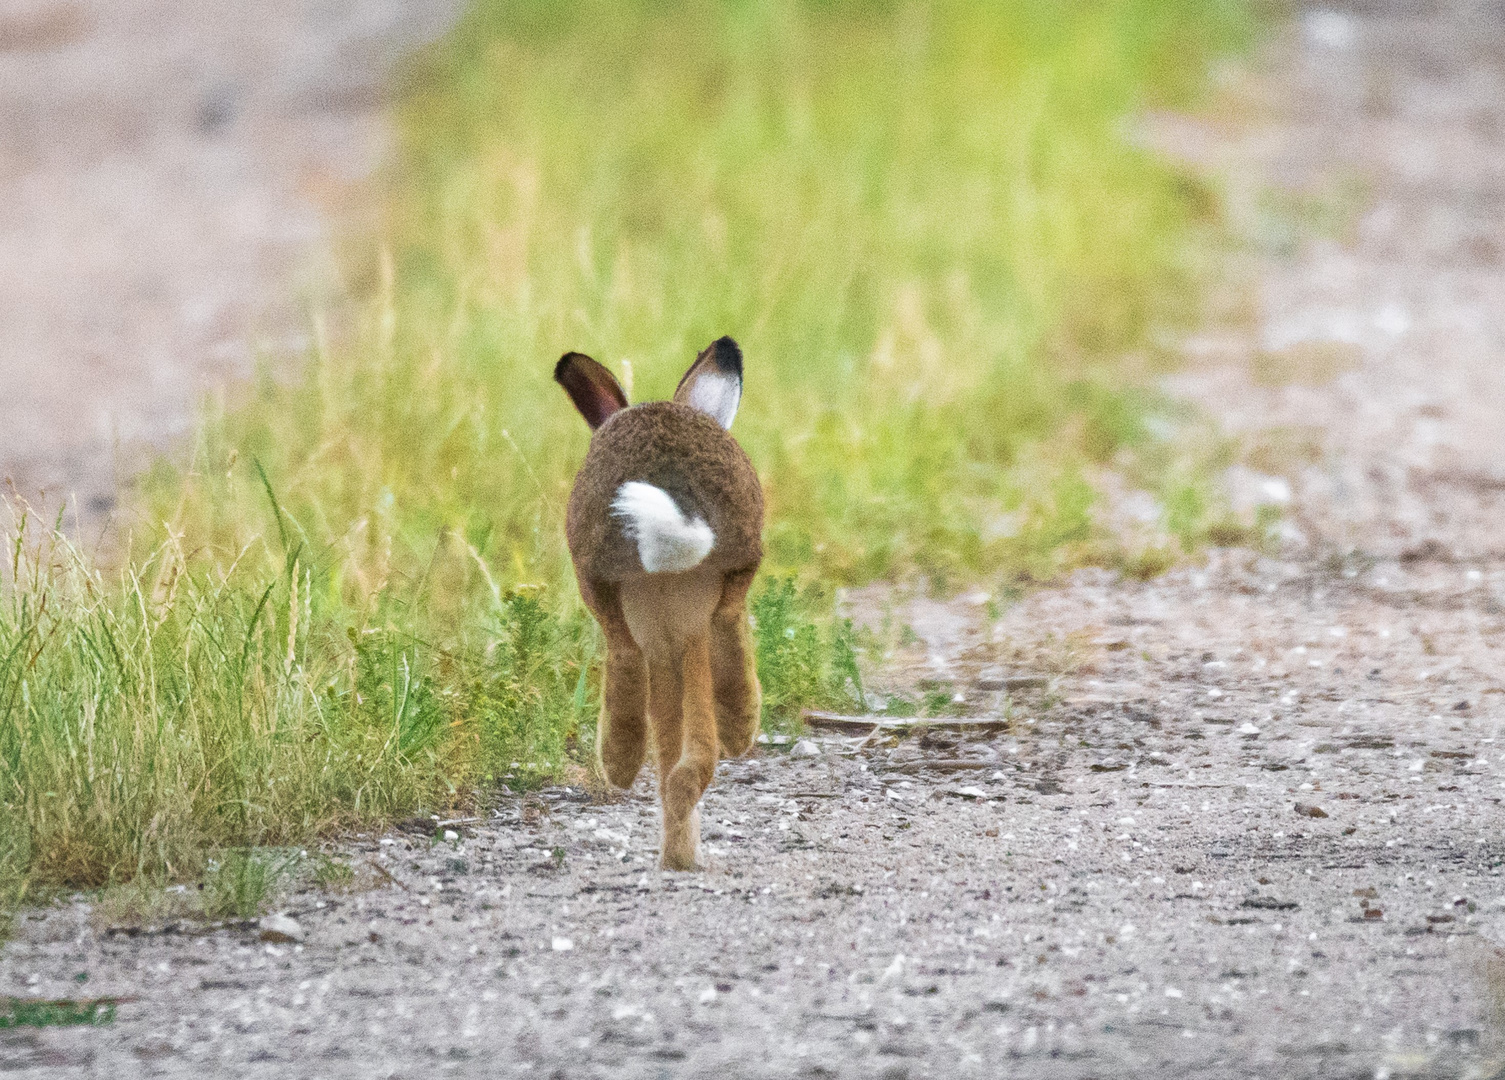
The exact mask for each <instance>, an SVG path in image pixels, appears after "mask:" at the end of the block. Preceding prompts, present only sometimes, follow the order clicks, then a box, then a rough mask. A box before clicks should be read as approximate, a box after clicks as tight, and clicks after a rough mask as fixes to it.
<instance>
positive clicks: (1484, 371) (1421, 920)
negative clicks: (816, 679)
mask: <svg viewBox="0 0 1505 1080" xmlns="http://www.w3.org/2000/svg"><path fill="white" fill-rule="evenodd" d="M1345 11H1346V14H1339V13H1336V12H1330V11H1321V10H1315V9H1314V10H1307V11H1304V12H1303V13H1302V14H1301V16H1300V18H1298V19H1297V20H1296V21H1295V22H1294V23H1293V24H1292V26H1291V27H1290V28H1289V31H1288V33H1286V34H1285V35H1283V37H1282V38H1281V39H1280V40H1279V41H1277V42H1276V43H1274V45H1273V46H1272V48H1271V50H1270V53H1269V55H1268V57H1267V58H1266V59H1265V60H1263V61H1262V65H1263V67H1264V75H1263V77H1262V78H1261V79H1257V80H1255V81H1254V82H1253V83H1252V84H1251V86H1252V89H1251V91H1250V93H1251V94H1253V95H1255V96H1258V95H1260V94H1263V95H1264V97H1263V100H1262V103H1261V104H1260V105H1259V106H1258V107H1257V108H1251V110H1250V111H1251V113H1252V115H1253V116H1254V119H1252V120H1250V119H1245V120H1244V121H1242V122H1240V123H1239V124H1236V125H1232V126H1228V125H1219V124H1215V123H1204V124H1193V123H1191V122H1188V121H1173V120H1170V119H1165V120H1163V121H1162V122H1161V123H1160V126H1159V128H1158V131H1157V134H1156V136H1155V137H1156V138H1157V139H1159V140H1160V141H1161V143H1162V144H1163V145H1166V146H1167V147H1168V148H1169V149H1171V150H1172V151H1173V152H1178V153H1183V154H1185V155H1186V156H1189V157H1192V158H1195V159H1197V160H1199V161H1201V162H1203V163H1204V164H1205V165H1206V166H1207V167H1208V168H1210V169H1212V170H1214V171H1222V172H1223V173H1224V174H1225V175H1227V176H1228V177H1230V181H1229V182H1230V183H1233V182H1239V183H1245V184H1249V185H1251V186H1260V185H1270V186H1272V188H1273V189H1274V190H1277V191H1288V192H1294V193H1296V194H1297V195H1301V194H1302V193H1308V194H1309V193H1311V192H1313V191H1316V192H1319V193H1320V192H1322V191H1326V190H1331V188H1332V186H1333V185H1337V186H1339V187H1342V185H1343V184H1345V183H1347V182H1348V181H1349V180H1353V181H1355V182H1356V183H1358V184H1359V185H1360V186H1361V189H1362V200H1361V204H1362V213H1361V214H1360V215H1359V216H1358V219H1357V222H1356V224H1354V225H1353V227H1352V228H1351V229H1347V230H1346V232H1345V234H1344V235H1339V236H1334V237H1333V238H1331V239H1327V240H1323V239H1320V238H1318V239H1312V238H1305V239H1303V238H1302V236H1301V235H1297V236H1296V237H1294V238H1290V237H1285V238H1282V237H1281V236H1280V235H1271V236H1266V237H1265V238H1264V239H1263V240H1261V241H1260V242H1259V245H1258V247H1257V248H1256V250H1255V252H1254V253H1253V254H1252V255H1251V258H1252V259H1253V260H1254V261H1253V269H1254V271H1255V273H1256V276H1257V280H1258V282H1259V293H1258V304H1257V308H1258V310H1257V312H1256V313H1255V314H1254V315H1253V316H1252V317H1251V318H1250V319H1248V320H1247V323H1248V325H1247V326H1244V327H1239V326H1234V327H1233V328H1232V329H1227V328H1224V329H1218V330H1216V331H1208V332H1207V333H1206V334H1202V335H1198V337H1197V338H1196V339H1194V340H1193V341H1192V342H1191V343H1190V346H1189V351H1190V352H1191V354H1192V363H1191V366H1190V367H1189V369H1188V370H1187V371H1186V372H1185V373H1184V374H1182V375H1180V376H1177V378H1176V380H1175V381H1174V383H1173V388H1174V389H1176V390H1177V391H1178V392H1180V393H1182V394H1184V395H1186V396H1187V397H1189V398H1191V399H1192V400H1195V401H1198V402H1199V403H1201V404H1202V405H1203V406H1204V407H1205V408H1206V409H1207V410H1208V411H1209V412H1211V413H1212V414H1213V415H1214V416H1215V417H1217V418H1218V419H1219V420H1220V421H1221V422H1222V423H1224V424H1226V425H1227V426H1228V427H1230V428H1232V429H1234V430H1236V431H1239V432H1240V433H1242V434H1243V435H1244V436H1245V437H1246V441H1247V443H1248V445H1249V447H1250V450H1249V453H1248V455H1247V459H1246V460H1245V461H1244V462H1242V463H1241V464H1240V466H1239V467H1238V468H1237V469H1235V470H1234V472H1233V473H1232V474H1231V476H1230V485H1231V487H1232V489H1233V490H1234V494H1235V496H1236V497H1237V498H1240V499H1247V500H1249V501H1260V500H1265V501H1269V502H1273V503H1278V504H1281V505H1283V506H1284V508H1285V511H1286V521H1287V522H1288V524H1289V526H1290V527H1289V528H1288V530H1287V537H1286V541H1285V546H1284V548H1283V549H1282V553H1281V555H1280V556H1279V557H1261V556H1257V555H1255V554H1253V553H1250V552H1244V551H1225V552H1217V553H1214V554H1213V555H1212V556H1211V557H1210V558H1209V560H1208V561H1207V563H1206V565H1203V566H1197V567H1190V568H1186V569H1182V570H1178V571H1176V572H1174V573H1172V574H1170V575H1168V576H1166V577H1165V578H1163V579H1160V580H1157V581H1155V582H1152V583H1148V584H1136V583H1129V582H1123V581H1118V580H1116V579H1114V578H1113V577H1112V576H1111V575H1108V574H1105V573H1102V572H1084V573H1082V574H1079V575H1077V577H1075V578H1074V579H1073V580H1072V581H1071V582H1070V583H1069V584H1067V585H1064V586H1062V587H1060V588H1054V589H1048V590H1042V591H1038V592H1035V593H1032V594H1030V595H1028V596H1026V597H1024V598H1023V599H1021V600H1018V601H1017V602H1014V603H1012V604H1011V605H1010V604H1003V603H1002V600H1001V598H994V602H993V604H992V605H990V604H989V603H988V598H986V597H984V596H981V595H978V596H970V597H961V598H959V599H954V600H949V601H944V602H943V601H938V600H933V599H929V598H926V597H924V596H919V595H906V594H896V593H894V592H893V591H892V590H886V589H874V590H868V591H864V592H862V593H859V594H854V595H852V596H850V597H848V598H847V603H848V605H849V607H850V610H851V611H852V613H853V614H855V615H857V616H858V617H859V618H861V619H863V620H864V621H866V622H868V623H869V624H871V625H874V626H877V627H880V628H882V627H884V626H885V625H886V626H887V628H888V631H889V632H892V631H893V629H894V628H895V627H900V626H905V625H907V626H909V627H911V628H912V629H913V631H914V634H913V635H912V636H909V635H906V636H905V637H904V638H903V640H906V641H909V642H910V644H908V645H906V646H904V647H902V648H899V649H897V651H896V652H895V654H894V656H893V658H892V660H891V663H890V665H889V667H888V669H887V670H886V672H885V674H884V679H883V682H884V685H885V686H886V687H889V688H893V687H919V686H921V685H922V683H923V685H924V686H927V687H930V688H932V689H936V690H943V691H944V692H946V693H948V694H952V695H960V697H961V700H960V702H958V704H957V707H958V709H959V710H962V711H970V712H972V713H974V714H977V715H984V716H1003V717H1007V719H1008V720H1009V725H1008V728H1007V730H1005V731H1002V732H994V733H991V734H988V735H986V736H984V737H979V738H963V737H961V736H959V735H956V734H950V733H946V732H940V733H936V734H932V735H929V736H926V737H919V736H910V737H907V738H890V739H881V740H871V741H866V740H863V739H862V738H860V737H851V738H848V737H843V736H838V735H825V736H817V737H816V738H815V739H813V740H812V744H813V747H814V749H815V750H816V751H818V752H815V753H809V754H808V755H807V756H798V755H796V754H792V753H788V752H785V751H783V750H781V749H776V748H773V747H769V748H767V749H766V750H765V752H764V754H763V756H762V757H760V758H757V759H754V760H747V761H739V762H733V763H728V764H726V765H724V766H723V768H722V769H721V771H720V773H719V774H718V779H717V782H716V784H715V786H714V787H713V788H712V790H711V791H710V793H709V794H708V796H707V798H706V801H705V804H704V820H705V837H706V852H707V855H708V858H709V862H710V869H709V870H708V872H706V873H704V874H698V875H683V874H664V873H660V872H658V871H657V870H655V869H654V868H653V865H654V861H655V854H656V853H655V847H656V842H657V832H656V806H655V803H654V801H653V797H652V795H653V793H652V790H651V784H650V783H649V782H648V781H647V780H645V781H643V782H641V783H640V784H639V786H638V788H637V789H635V790H634V791H633V792H632V793H630V795H628V796H626V797H624V798H622V799H620V800H619V801H616V802H611V803H604V804H603V803H597V802H592V801H591V800H590V798H589V797H587V796H586V795H585V794H584V793H583V792H579V791H573V790H570V789H554V790H550V791H546V792H544V793H542V794H541V795H536V796H530V797H528V798H526V799H518V800H514V801H512V802H510V803H508V804H507V805H505V806H503V807H502V808H501V809H500V810H499V811H498V814H497V816H496V817H495V818H492V819H488V820H485V821H478V822H470V823H464V824H457V825H456V826H454V831H455V832H456V834H457V836H456V838H455V839H454V840H453V841H450V842H445V841H442V840H441V841H438V842H435V841H434V840H433V839H432V838H431V837H430V836H428V835H424V834H425V833H427V832H428V830H427V829H423V830H419V831H417V832H410V833H393V834H391V835H388V836H384V837H371V838H369V839H366V840H357V841H352V843H351V844H350V845H349V846H348V848H347V849H346V854H347V855H348V856H349V857H350V858H351V859H352V860H353V861H354V863H355V865H356V866H357V867H358V868H359V870H360V872H361V874H362V875H364V876H365V877H366V878H367V879H370V880H380V881H383V882H386V883H385V884H384V885H383V886H382V887H378V888H371V889H367V890H364V891H359V892H353V893H319V892H308V893H304V894H300V895H297V896H294V897H290V898H289V899H288V904H287V906H288V910H289V912H290V913H291V914H292V916H293V917H294V918H295V919H296V920H297V922H298V924H299V929H298V933H299V935H300V936H301V940H300V941H281V942H277V941H266V940H263V938H262V930H263V927H257V926H252V925H247V926H244V927H240V928H231V929H220V930H212V931H202V930H194V929H193V928H185V927H172V926H168V927H165V928H155V929H153V928H147V931H146V932H140V928H135V927H133V928H131V931H132V932H131V933H110V932H108V928H107V927H106V926H104V925H103V923H104V922H105V921H106V920H104V919H103V918H102V916H101V913H100V912H98V911H91V910H89V908H88V906H87V905H86V904H85V903H83V902H82V901H80V902H78V903H75V904H72V905H66V904H65V905H59V906H57V907H55V908H51V909H47V910H40V911H35V912H32V913H29V914H28V915H27V916H26V917H25V918H23V920H21V922H20V924H19V926H18V935H17V939H16V940H15V941H14V942H13V943H12V944H10V945H9V946H8V947H7V948H6V950H5V952H4V954H3V958H0V988H4V989H5V991H6V992H11V993H20V994H26V995H37V996H43V997H64V996H76V995H77V994H79V993H80V990H79V986H80V983H79V982H78V981H77V980H78V977H79V976H80V975H81V974H86V975H87V982H86V983H85V984H84V985H86V986H87V987H88V993H91V994H115V995H124V996H126V997H128V998H129V999H130V1000H128V1001H127V1002H125V1003H124V1004H122V1005H121V1006H120V1009H119V1014H118V1017H117V1019H116V1020H115V1022H114V1024H113V1025H112V1026H109V1027H103V1028H69V1029H46V1030H25V1031H10V1032H0V1069H4V1070H8V1071H19V1072H28V1071H29V1072H35V1073H36V1074H37V1075H39V1076H54V1075H55V1076H60V1077H62V1076H70V1077H72V1076H78V1077H83V1076H101V1077H105V1076H108V1077H124V1076H138V1075H140V1076H145V1075H162V1076H190V1075H206V1074H207V1075H234V1076H247V1077H256V1076H269V1077H270V1076H284V1075H289V1074H291V1075H296V1076H310V1077H314V1076H320V1077H324V1076H327V1077H345V1076H349V1077H370V1076H384V1077H385V1076H392V1077H398V1076H402V1077H414V1076H431V1075H455V1076H508V1075H537V1076H546V1077H560V1078H575V1077H603V1078H604V1077H612V1078H617V1077H622V1078H632V1077H655V1078H656V1077H700V1076H713V1075H714V1076H719V1077H810V1078H816V1077H822V1078H825V1077H830V1078H835V1077H843V1078H844V1077H854V1078H856V1077H863V1078H866V1077H881V1078H885V1080H901V1078H906V1077H926V1076H929V1077H953V1076H956V1077H967V1076H976V1077H995V1076H1019V1077H1031V1078H1034V1077H1041V1078H1050V1077H1081V1078H1085V1077H1101V1078H1109V1077H1113V1078H1118V1077H1126V1076H1145V1077H1181V1076H1185V1077H1268V1078H1272V1080H1276V1078H1287V1077H1312V1078H1334V1077H1352V1078H1358V1077H1365V1078H1369V1077H1403V1076H1410V1077H1477V1078H1483V1077H1494V1076H1499V1075H1502V1069H1505V952H1501V951H1500V949H1499V948H1498V946H1497V945H1496V943H1497V942H1500V941H1502V940H1505V880H1502V877H1501V870H1502V868H1505V836H1502V832H1501V828H1500V826H1501V822H1502V820H1505V815H1502V810H1501V799H1502V798H1505V733H1502V731H1501V726H1502V724H1501V722H1502V720H1505V675H1502V672H1505V667H1502V664H1501V660H1502V656H1501V648H1502V646H1505V557H1502V554H1501V542H1500V540H1499V539H1498V533H1497V530H1496V529H1495V528H1494V527H1493V526H1494V525H1495V523H1496V522H1498V521H1499V520H1500V514H1499V510H1500V507H1499V500H1500V498H1501V496H1502V493H1505V473H1502V472H1501V469H1502V468H1505V465H1502V462H1505V456H1502V455H1501V454H1500V453H1499V452H1498V451H1499V450H1500V442H1501V439H1502V430H1505V429H1502V427H1501V425H1500V424H1499V423H1498V422H1495V420H1494V418H1495V417H1497V416H1499V415H1500V412H1501V406H1502V404H1505V374H1502V372H1505V364H1502V362H1501V361H1502V359H1505V357H1502V352H1505V304H1502V303H1501V302H1500V301H1501V299H1502V297H1501V291H1502V285H1505V262H1502V256H1505V235H1502V233H1501V229H1502V227H1505V226H1502V221H1505V219H1502V218H1501V217H1500V207H1501V205H1502V204H1505V153H1502V150H1505V146H1502V140H1505V94H1502V77H1505V67H1502V64H1505V18H1501V16H1500V11H1499V8H1498V5H1495V6H1485V5H1477V6H1475V5H1467V4H1450V3H1445V2H1442V0H1438V2H1435V3H1431V4H1426V5H1421V4H1414V5H1408V4H1403V3H1379V2H1375V3H1370V4H1366V5H1352V6H1350V7H1347V8H1345ZM1260 87H1263V89H1262V90H1261V89H1260ZM1303 197H1304V196H1303ZM1256 224H1257V222H1256ZM1276 231H1277V232H1278V230H1276ZM1314 368H1315V369H1321V370H1322V372H1323V376H1322V377H1321V378H1316V377H1313V375H1312V374H1311V372H1312V370H1313V369H1314ZM1000 608H1001V610H1000ZM1022 674H1023V675H1036V676H1041V677H1042V681H1043V685H1040V686H1035V687H1032V688H1029V689H1025V690H1019V691H1016V692H1014V693H1013V695H1012V697H1009V696H1006V695H1005V693H1004V692H1003V691H1001V690H997V689H991V688H992V687H996V686H997V685H999V680H1000V679H1001V678H1003V677H1005V676H1018V675H1022ZM388 877H390V880H388Z"/></svg>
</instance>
